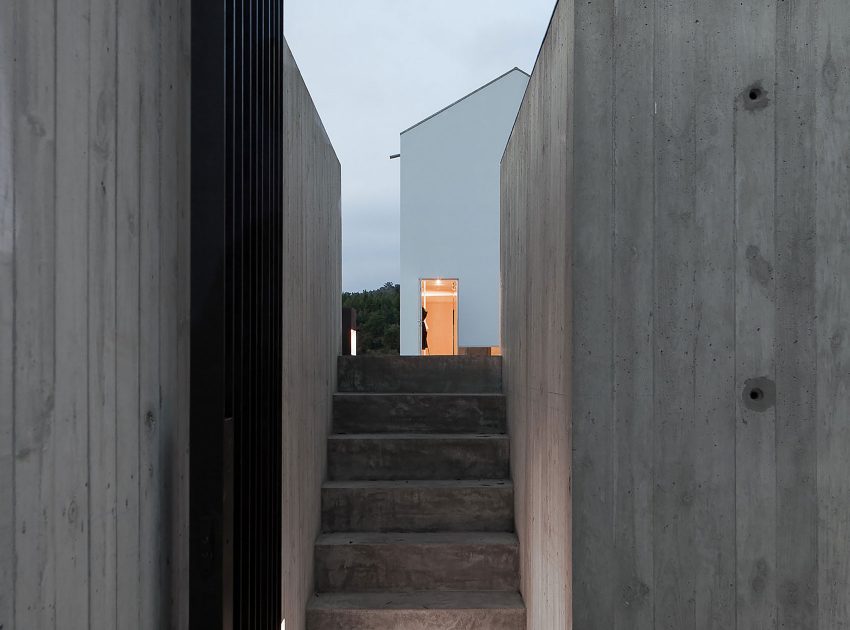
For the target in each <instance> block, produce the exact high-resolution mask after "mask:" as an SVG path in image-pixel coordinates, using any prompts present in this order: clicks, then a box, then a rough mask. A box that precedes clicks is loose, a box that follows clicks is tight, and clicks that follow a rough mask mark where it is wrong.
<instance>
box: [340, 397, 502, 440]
mask: <svg viewBox="0 0 850 630" xmlns="http://www.w3.org/2000/svg"><path fill="white" fill-rule="evenodd" d="M333 423H334V431H335V432H336V433H405V432H409V433H505V432H506V431H507V413H506V410H505V397H504V396H503V395H501V394H336V395H335V396H334V401H333Z"/></svg>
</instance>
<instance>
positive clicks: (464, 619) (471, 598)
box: [307, 591, 525, 630]
mask: <svg viewBox="0 0 850 630" xmlns="http://www.w3.org/2000/svg"><path fill="white" fill-rule="evenodd" d="M307 616H308V623H309V627H310V630H339V628H346V629H347V630H398V629H399V628H404V630H446V628H452V630H525V606H524V605H523V603H522V597H520V595H519V594H518V593H505V592H486V591H483V592H482V591H478V592H475V591H473V592H469V591H467V592H454V593H451V592H447V593H440V592H430V593H355V594H349V593H339V594H330V595H328V594H322V595H317V596H316V597H314V598H313V599H312V600H311V601H310V606H309V609H308V611H307Z"/></svg>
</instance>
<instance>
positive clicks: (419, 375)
mask: <svg viewBox="0 0 850 630" xmlns="http://www.w3.org/2000/svg"><path fill="white" fill-rule="evenodd" d="M338 383H339V385H338V387H339V391H341V392H433V393H453V392H467V393H482V394H484V393H491V392H492V393H497V392H500V391H502V362H501V358H499V357H480V358H478V357H475V358H473V357H463V358H461V357H425V358H423V357H340V358H339V363H338Z"/></svg>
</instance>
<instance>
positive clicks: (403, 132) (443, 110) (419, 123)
mask: <svg viewBox="0 0 850 630" xmlns="http://www.w3.org/2000/svg"><path fill="white" fill-rule="evenodd" d="M514 72H520V73H522V74H524V75H525V76H526V77H528V78H529V79H530V78H531V75H530V74H528V73H527V72H525V71H524V70H520V69H519V68H513V69H511V70H508V71H507V72H506V73H505V74H503V75H501V76H498V77H496V78H495V79H493V80H492V81H490V82H489V83H487V84H486V85H482V86H481V87H480V88H478V89H477V90H475V91H474V92H470V93H469V94H467V95H466V96H464V97H463V98H459V99H458V100H456V101H455V102H454V103H452V104H451V105H448V106H446V107H444V108H443V109H441V110H440V111H438V112H437V113H436V114H431V115H430V116H428V118H426V119H425V120H420V121H419V122H418V123H416V124H415V125H413V126H412V127H409V128H408V129H405V130H404V131H402V132H401V135H402V136H403V135H404V134H406V133H407V132H408V131H413V130H414V129H416V128H417V127H418V126H419V125H423V124H425V123H426V122H428V121H429V120H431V119H432V118H436V117H437V116H439V115H440V114H442V113H443V112H445V111H447V110H450V109H451V108H452V107H454V106H455V105H457V104H458V103H461V102H463V101H465V100H466V99H468V98H469V97H470V96H474V95H476V94H478V93H479V92H480V91H481V90H484V89H486V88H488V87H490V86H491V85H493V84H494V83H498V82H499V81H501V80H502V79H504V78H505V77H506V76H508V75H510V74H513V73H514Z"/></svg>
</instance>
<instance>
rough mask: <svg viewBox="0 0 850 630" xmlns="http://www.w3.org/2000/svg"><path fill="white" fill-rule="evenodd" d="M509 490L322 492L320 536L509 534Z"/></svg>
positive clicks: (499, 487)
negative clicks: (440, 532) (350, 533)
mask: <svg viewBox="0 0 850 630" xmlns="http://www.w3.org/2000/svg"><path fill="white" fill-rule="evenodd" d="M513 527H514V521H513V489H512V488H511V487H510V486H494V487H487V488H459V489H453V488H391V489H384V488H380V489H374V488H325V489H324V490H322V528H323V530H324V531H325V532H437V531H448V532H463V531H480V532H510V531H513Z"/></svg>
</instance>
